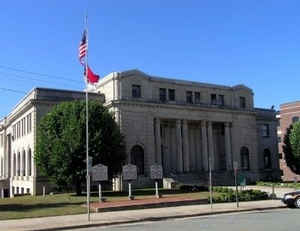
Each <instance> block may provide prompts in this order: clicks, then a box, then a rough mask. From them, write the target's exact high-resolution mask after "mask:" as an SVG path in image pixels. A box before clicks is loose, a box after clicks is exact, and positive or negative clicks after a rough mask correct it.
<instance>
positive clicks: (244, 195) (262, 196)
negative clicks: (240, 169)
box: [213, 187, 268, 203]
mask: <svg viewBox="0 0 300 231" xmlns="http://www.w3.org/2000/svg"><path fill="white" fill-rule="evenodd" d="M214 191H215V192H218V193H220V194H219V195H218V196H214V197H213V202H217V203H218V202H234V201H236V197H235V191H234V190H233V189H231V188H226V187H214ZM238 199H239V201H254V200H267V199H268V194H267V193H266V192H262V191H260V190H253V189H250V190H243V191H239V193H238Z"/></svg>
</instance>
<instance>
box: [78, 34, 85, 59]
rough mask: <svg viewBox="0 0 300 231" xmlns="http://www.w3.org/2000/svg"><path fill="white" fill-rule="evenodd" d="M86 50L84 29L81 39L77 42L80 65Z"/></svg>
mask: <svg viewBox="0 0 300 231" xmlns="http://www.w3.org/2000/svg"><path fill="white" fill-rule="evenodd" d="M86 52H87V43H86V30H84V31H83V35H82V39H81V41H80V44H79V56H78V57H79V61H80V63H81V64H82V65H84V57H85V56H86Z"/></svg>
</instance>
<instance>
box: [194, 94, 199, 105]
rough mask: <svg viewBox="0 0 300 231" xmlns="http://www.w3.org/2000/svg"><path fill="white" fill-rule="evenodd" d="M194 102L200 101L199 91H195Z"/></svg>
mask: <svg viewBox="0 0 300 231" xmlns="http://www.w3.org/2000/svg"><path fill="white" fill-rule="evenodd" d="M195 103H196V104H199V103H200V92H195Z"/></svg>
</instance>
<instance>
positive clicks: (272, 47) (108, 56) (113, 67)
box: [0, 0, 300, 118]
mask: <svg viewBox="0 0 300 231" xmlns="http://www.w3.org/2000/svg"><path fill="white" fill-rule="evenodd" d="M299 8H300V2H299V1H292V0H286V1H279V0H269V1H265V0H257V1H255V0H251V1H250V0H245V1H241V0H235V1H230V0H226V1H221V0H219V1H217V0H201V1H199V0H186V1H182V0H151V1H141V0H139V1H138V0H126V1H124V0H111V1H99V0H94V1H93V0H90V1H71V0H65V1H59V0H51V1H50V0H45V1H38V0H27V1H17V0H11V1H3V2H2V3H1V9H2V10H1V14H0V20H1V22H2V23H1V37H0V43H1V45H2V46H1V56H0V80H1V85H0V102H1V107H0V118H1V117H3V116H5V115H7V114H8V113H9V112H10V111H11V109H12V108H13V106H15V105H16V104H17V102H18V101H19V100H20V99H21V98H22V97H23V96H24V93H22V92H28V91H29V90H30V89H32V88H34V87H37V86H40V87H50V88H63V89H64V88H66V89H75V90H81V89H83V87H84V82H83V78H82V68H81V66H80V64H79V62H78V44H79V41H80V39H81V33H82V30H83V26H84V23H83V20H84V15H85V12H86V9H88V17H89V64H90V66H91V68H92V69H93V71H94V72H97V73H98V74H100V76H105V75H107V74H108V73H110V72H113V71H123V70H128V69H134V68H138V69H140V70H141V71H144V72H146V73H148V74H150V75H156V76H162V77H168V78H178V79H185V80H191V81H199V82H208V83H215V84H222V85H229V86H232V85H236V84H245V85H246V86H248V87H250V88H252V89H253V91H254V93H255V96H254V97H255V98H254V102H255V106H256V107H266V108H270V107H271V106H272V105H275V106H276V108H277V109H278V106H279V104H281V103H284V102H288V101H295V100H300V96H299V89H298V88H299V86H300V76H299V75H300V71H299V69H300V41H299V40H300V39H299V38H300V14H299ZM24 71H25V72H24ZM30 72H32V73H30ZM33 73H38V74H33ZM41 74H43V75H41ZM7 89H10V90H14V91H9V90H7Z"/></svg>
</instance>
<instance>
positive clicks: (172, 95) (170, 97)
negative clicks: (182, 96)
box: [169, 89, 175, 101]
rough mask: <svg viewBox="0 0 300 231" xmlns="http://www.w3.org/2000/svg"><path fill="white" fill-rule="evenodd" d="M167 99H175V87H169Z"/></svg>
mask: <svg viewBox="0 0 300 231" xmlns="http://www.w3.org/2000/svg"><path fill="white" fill-rule="evenodd" d="M169 100H170V101H175V89H169Z"/></svg>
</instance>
